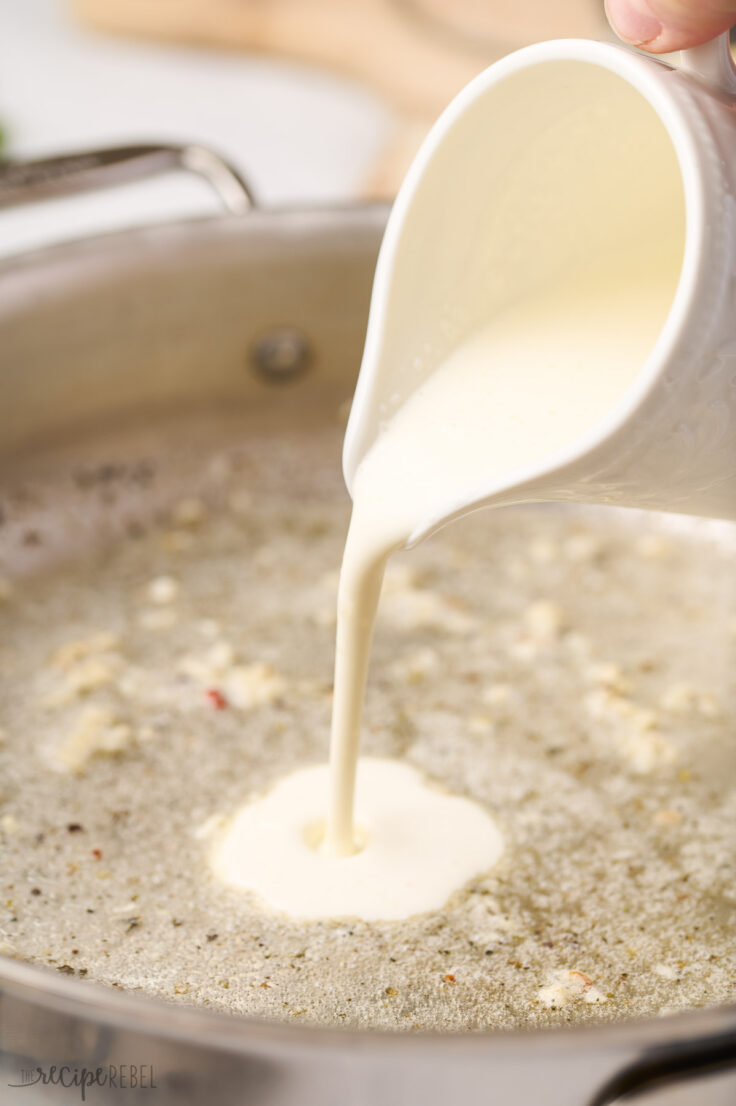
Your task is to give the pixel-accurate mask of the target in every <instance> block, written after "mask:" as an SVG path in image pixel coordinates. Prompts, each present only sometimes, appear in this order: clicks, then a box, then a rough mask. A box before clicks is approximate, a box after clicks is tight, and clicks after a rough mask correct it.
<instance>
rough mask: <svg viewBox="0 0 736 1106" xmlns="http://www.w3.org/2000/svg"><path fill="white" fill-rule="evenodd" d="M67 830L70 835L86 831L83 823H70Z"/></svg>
mask: <svg viewBox="0 0 736 1106" xmlns="http://www.w3.org/2000/svg"><path fill="white" fill-rule="evenodd" d="M66 828H67V831H68V832H69V833H82V831H83V830H84V826H83V825H82V824H81V822H70V823H69V825H68V826H67V827H66Z"/></svg>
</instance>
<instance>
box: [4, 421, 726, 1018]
mask: <svg viewBox="0 0 736 1106" xmlns="http://www.w3.org/2000/svg"><path fill="white" fill-rule="evenodd" d="M340 435H341V428H340V427H339V425H337V422H336V421H335V422H331V423H330V425H328V426H327V427H324V426H321V425H315V426H314V427H312V428H310V427H308V426H304V427H302V428H301V429H297V430H292V431H290V433H289V434H287V435H269V434H267V433H266V432H265V430H264V428H263V426H262V425H261V426H260V427H258V426H256V425H252V424H250V423H248V421H247V419H244V418H243V417H241V416H238V415H236V414H232V413H231V414H229V415H211V416H205V415H203V416H201V417H199V418H190V419H188V420H186V421H182V420H181V419H180V420H177V419H173V418H172V419H171V420H170V421H169V422H168V423H162V424H157V425H151V426H150V428H149V431H148V433H147V434H146V432H145V431H144V432H142V433H141V431H137V432H136V436H135V441H134V442H131V441H128V440H127V439H126V434H125V432H121V433H120V434H119V435H118V437H117V438H116V437H115V435H110V434H106V435H105V439H104V442H100V441H97V442H95V441H94V440H90V441H87V442H84V441H83V442H82V443H81V444H78V445H77V446H74V447H69V450H68V452H67V454H66V455H65V456H64V457H62V458H59V456H58V455H57V456H55V457H54V458H49V460H48V462H44V461H43V459H40V460H38V461H36V462H34V465H33V467H32V469H29V470H28V471H26V472H22V471H20V470H19V471H18V473H17V474H16V476H15V477H14V478H13V480H11V481H10V484H9V486H8V488H7V490H6V495H5V496H4V506H5V516H6V522H5V526H4V527H3V530H4V537H3V539H2V541H3V544H2V568H1V571H2V574H3V577H4V579H5V580H6V581H9V582H6V583H4V584H3V586H2V596H3V599H2V606H1V607H0V621H1V622H2V637H1V640H2V644H1V645H0V672H1V675H0V702H1V703H2V717H1V718H0V726H1V727H2V734H3V743H2V747H1V748H0V757H1V758H2V769H1V770H0V779H1V780H2V789H1V790H2V795H1V799H2V807H1V808H0V834H2V844H3V858H4V860H3V864H4V869H5V870H4V877H5V879H4V882H5V884H6V892H5V895H4V901H3V905H2V916H1V917H0V926H1V927H2V929H1V932H2V936H1V937H0V940H1V941H2V946H1V947H2V952H3V953H4V954H5V955H11V956H18V957H21V958H23V959H27V960H29V961H32V962H34V963H39V964H44V965H47V966H48V967H49V969H50V970H56V971H62V972H65V973H75V974H76V975H79V976H80V977H81V978H84V979H88V980H90V979H96V980H99V981H101V982H103V983H107V984H109V985H114V986H116V987H120V988H122V989H125V990H131V991H135V990H142V991H147V992H150V993H153V994H156V995H159V996H162V997H164V998H167V999H169V1000H170V1001H173V1002H183V1003H196V1004H201V1005H205V1006H210V1007H213V1008H219V1009H225V1010H229V1011H231V1012H232V1013H234V1014H251V1015H258V1016H266V1017H274V1018H284V1019H286V1020H289V1021H293V1020H298V1021H303V1022H312V1023H315V1022H316V1023H322V1024H331V1023H337V1024H350V1025H365V1026H374V1027H384V1028H393V1029H399V1030H406V1029H414V1028H440V1029H447V1030H452V1029H461V1028H470V1029H475V1028H483V1027H504V1026H512V1025H527V1026H530V1025H538V1024H554V1023H558V1022H571V1021H583V1020H591V1019H615V1018H624V1017H631V1016H635V1015H637V1014H657V1013H661V1012H663V1011H669V1010H673V1009H680V1008H686V1007H693V1006H700V1005H705V1004H711V1003H718V1002H725V1001H729V1000H733V998H734V996H735V995H736V955H735V954H734V951H733V949H734V942H733V926H734V916H735V915H736V895H735V892H734V886H735V881H734V871H733V842H734V839H735V837H736V792H735V789H734V780H736V763H735V761H736V743H735V742H734V741H733V725H732V715H733V706H734V700H735V698H736V689H735V687H734V679H733V671H734V664H733V661H734V653H735V652H736V621H735V619H736V585H735V584H734V583H733V573H732V571H731V557H732V548H731V543H730V540H729V536H730V535H729V531H727V530H722V529H721V528H719V527H716V528H715V531H714V533H711V531H713V528H712V527H711V526H709V525H708V524H702V525H701V524H699V523H697V524H695V528H694V530H691V528H690V527H686V528H684V529H683V528H680V527H679V526H676V525H675V526H672V525H671V524H669V523H667V522H666V521H664V522H663V520H661V519H656V518H654V517H647V516H620V515H618V514H614V513H605V512H590V513H588V512H584V511H571V510H565V511H562V510H557V509H549V508H547V509H545V508H528V509H514V510H507V511H499V512H485V513H481V514H478V515H476V516H473V517H472V518H470V519H467V520H465V521H463V522H462V523H460V524H457V525H455V526H453V527H451V528H448V529H447V530H445V531H443V532H442V533H440V534H438V535H436V536H435V537H434V538H433V539H431V540H430V541H429V542H427V543H425V544H424V545H422V546H420V547H418V548H417V549H415V550H413V551H412V552H411V553H408V554H405V555H402V556H400V557H397V558H396V560H395V563H394V565H393V566H392V568H391V570H390V572H389V575H388V579H387V584H386V588H385V593H384V597H383V601H382V607H381V612H380V615H379V623H378V628H377V633H376V639H375V653H374V657H373V661H372V670H371V679H370V685H369V693H368V700H367V708H366V710H367V712H366V725H365V739H364V740H365V745H364V752H365V753H366V754H367V755H370V756H380V757H397V758H402V759H404V760H406V762H407V763H409V764H411V765H414V766H415V767H417V768H418V769H420V770H421V771H422V772H424V773H426V774H427V775H428V776H429V777H430V778H431V779H434V780H436V781H438V782H440V783H441V784H444V785H445V786H446V787H448V788H449V789H450V790H451V791H452V792H455V793H458V794H462V795H467V796H469V797H471V798H472V799H474V800H476V801H477V802H479V803H481V804H483V805H484V806H485V807H486V808H487V809H488V810H489V811H490V812H491V813H492V815H493V817H494V818H495V819H496V821H497V823H498V824H499V825H500V827H501V828H502V830H503V833H504V838H505V844H506V849H505V853H504V855H503V857H502V858H501V860H500V861H499V863H498V864H497V865H496V867H495V868H494V869H493V870H492V871H491V872H490V873H488V874H487V875H484V876H481V877H479V878H478V879H476V880H474V881H473V882H472V883H471V884H470V885H468V886H467V887H466V888H465V889H464V890H463V891H462V892H460V893H458V894H456V895H455V896H454V897H453V898H452V899H451V900H450V901H449V902H448V904H447V906H446V907H445V908H444V909H443V910H442V911H441V912H438V913H435V914H429V915H422V916H418V917H415V918H411V919H409V920H408V921H405V922H390V923H381V922H371V923H368V922H356V921H350V920H345V919H342V920H336V921H325V922H312V923H300V922H298V921H294V920H292V919H289V918H287V917H285V916H280V915H277V914H273V913H271V912H269V911H268V910H266V909H264V908H263V906H262V905H261V904H259V903H258V902H257V901H256V900H254V899H253V898H251V897H250V896H248V895H247V894H244V893H242V892H238V891H236V890H234V889H231V888H228V887H226V886H223V885H222V884H221V883H220V882H219V881H218V880H217V879H216V878H215V877H214V876H213V874H212V872H211V870H210V866H209V857H210V855H211V850H212V848H213V847H214V845H215V843H216V841H217V838H218V834H219V833H220V832H221V831H222V828H223V826H224V824H225V822H226V819H227V818H228V816H229V815H230V814H232V813H233V812H234V811H235V810H236V809H237V808H238V807H239V806H240V805H241V804H242V803H243V801H244V800H246V799H247V798H248V797H249V796H250V795H252V794H257V793H259V792H262V791H264V790H266V789H268V788H269V787H270V786H271V785H272V784H273V783H274V782H275V781H276V780H278V779H279V778H280V777H281V776H282V775H283V774H284V773H285V772H287V771H288V770H290V769H293V768H296V767H299V766H301V765H306V764H312V763H317V762H320V761H323V760H324V758H325V756H326V749H327V735H328V730H329V717H330V707H331V687H330V681H331V671H332V669H331V665H332V653H333V648H334V641H333V639H334V605H335V587H336V580H337V568H338V564H339V558H340V554H341V550H342V543H343V541H344V533H345V527H346V523H347V517H348V502H347V497H346V494H345V492H344V489H343V487H342V483H341V477H340V473H339V464H338V457H339V446H340ZM680 529H683V532H682V533H680V532H679V531H680ZM723 534H725V535H726V540H721V539H722V537H723ZM80 549H83V550H84V552H83V553H81V554H80V553H79V550H80ZM75 551H76V552H77V554H78V555H75V556H71V554H72V553H74V552H75ZM61 562H66V563H65V564H62V563H61ZM18 573H20V574H21V577H20V578H18V579H15V580H13V579H12V578H13V577H14V576H16V575H17V574H18Z"/></svg>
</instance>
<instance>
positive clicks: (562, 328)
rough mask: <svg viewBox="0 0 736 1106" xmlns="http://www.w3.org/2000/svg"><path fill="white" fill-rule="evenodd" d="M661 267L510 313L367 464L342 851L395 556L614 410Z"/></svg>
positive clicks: (340, 683) (352, 533) (358, 505)
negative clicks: (464, 503) (463, 500)
mask: <svg viewBox="0 0 736 1106" xmlns="http://www.w3.org/2000/svg"><path fill="white" fill-rule="evenodd" d="M660 264H661V275H660V277H659V279H653V277H654V276H655V275H656V274H652V273H651V272H647V271H644V272H642V271H641V270H640V278H639V280H637V281H635V282H630V283H626V282H624V281H622V280H619V281H615V282H614V281H613V280H612V282H611V285H610V287H606V288H605V289H603V290H602V289H601V287H600V284H597V285H596V286H595V293H594V294H591V293H590V292H589V291H588V289H587V288H586V285H585V283H584V282H583V283H580V282H578V283H570V284H568V285H566V286H562V287H561V288H559V289H558V290H557V292H556V293H555V294H554V295H550V294H549V293H546V294H545V296H544V298H543V300H542V301H541V302H534V301H533V300H532V301H531V302H530V301H525V302H524V304H523V305H520V306H518V307H516V308H514V309H512V310H510V311H507V312H505V313H504V314H503V315H500V316H499V317H498V318H497V319H495V320H494V322H493V323H492V324H491V325H490V326H488V327H486V328H485V329H484V330H482V331H481V332H480V333H479V334H477V335H476V336H475V337H473V338H471V339H470V340H469V341H468V342H466V343H465V344H464V345H462V346H461V347H460V348H459V349H458V350H457V351H456V352H455V353H454V354H453V355H452V356H451V357H450V358H449V359H448V360H447V361H446V362H445V363H444V364H443V365H442V366H441V367H440V368H439V369H438V370H437V371H436V372H435V373H434V374H433V375H432V376H431V377H430V378H429V379H428V380H427V382H426V383H425V384H423V385H422V386H421V387H420V388H419V389H418V390H417V391H416V392H415V393H414V394H413V395H412V396H411V397H410V398H409V400H408V401H407V402H406V403H405V405H404V406H403V407H401V408H400V409H399V410H398V411H397V413H396V414H395V415H394V416H393V418H392V419H391V421H390V422H389V423H388V425H387V426H386V427H385V428H384V430H383V431H382V433H381V434H380V436H379V437H378V439H377V441H376V442H375V443H374V445H373V447H372V448H371V449H370V451H369V452H368V453H367V455H366V457H365V458H364V460H363V462H362V463H361V465H360V468H359V469H358V472H357V474H356V478H355V485H354V489H353V513H352V518H351V521H350V529H349V532H348V538H347V543H346V546H345V553H344V555H343V563H342V570H341V575H340V586H339V594H338V624H337V649H336V663H335V699H334V707H333V716H332V735H331V746H330V773H331V787H330V800H329V807H328V815H327V829H326V836H325V842H326V847H327V849H328V850H329V851H330V852H332V853H334V854H337V855H348V854H349V853H351V852H352V851H353V849H354V842H353V830H352V822H353V813H352V811H353V793H354V785H355V768H356V763H357V758H358V748H359V740H360V723H361V715H362V709H363V698H364V692H365V683H366V676H367V670H368V659H369V652H370V643H371V636H372V632H373V623H374V620H375V616H376V610H377V606H378V598H379V594H380V590H381V582H382V579H383V573H384V569H385V565H386V561H387V560H388V558H389V556H390V554H391V553H392V552H393V551H394V550H396V549H398V548H400V547H401V546H404V545H405V544H406V543H407V541H408V540H409V539H410V537H411V535H412V534H413V533H414V532H415V531H416V530H418V529H420V528H421V527H423V526H424V525H426V523H427V522H428V521H432V520H434V519H438V518H440V517H441V516H442V514H443V513H445V512H447V511H449V510H451V508H452V506H453V504H454V503H455V502H456V500H457V499H458V497H461V496H464V495H465V494H466V493H467V490H468V489H469V488H472V487H473V485H474V483H477V484H478V487H479V489H480V488H481V487H486V486H487V485H488V483H489V477H491V476H492V475H493V474H494V473H498V474H499V476H501V475H502V474H503V473H506V472H511V471H512V470H514V469H516V468H519V467H520V466H522V465H528V464H531V463H533V462H535V461H540V460H542V459H543V458H545V457H547V456H550V455H551V454H552V453H554V452H555V451H556V450H558V449H560V448H562V447H564V446H566V445H569V444H571V443H572V442H574V441H575V439H576V438H578V437H580V436H581V435H582V434H583V433H584V432H585V431H586V430H588V429H590V428H592V426H593V425H594V424H595V423H596V422H597V421H598V420H599V419H601V418H602V417H603V416H604V415H605V414H606V412H607V411H608V410H609V409H610V408H611V407H612V406H613V405H614V404H615V403H616V401H617V400H618V399H619V398H620V397H621V395H622V394H623V392H624V391H625V389H626V388H627V387H628V386H629V385H630V384H631V383H632V381H633V379H634V377H635V376H636V375H637V373H638V372H639V370H640V369H641V367H642V365H643V363H644V361H645V360H646V358H647V355H648V353H649V351H650V350H651V348H652V346H653V345H654V342H655V341H656V338H657V335H658V333H659V329H660V327H661V324H662V320H663V318H664V317H665V315H666V313H667V310H668V308H669V304H670V301H671V297H672V294H673V288H672V278H671V274H672V271H673V267H672V265H671V264H667V263H666V262H664V259H662V260H661V261H660ZM675 271H676V269H675ZM668 277H669V279H668ZM591 350H595V351H596V353H595V357H594V358H592V357H591Z"/></svg>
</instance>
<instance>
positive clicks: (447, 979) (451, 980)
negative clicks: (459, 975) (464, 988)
mask: <svg viewBox="0 0 736 1106" xmlns="http://www.w3.org/2000/svg"><path fill="white" fill-rule="evenodd" d="M454 982H455V976H454V975H446V976H445V983H454Z"/></svg>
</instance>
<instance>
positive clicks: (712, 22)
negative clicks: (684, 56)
mask: <svg viewBox="0 0 736 1106" xmlns="http://www.w3.org/2000/svg"><path fill="white" fill-rule="evenodd" d="M606 13H607V15H608V21H609V23H610V24H611V26H612V27H613V29H614V31H615V32H616V34H617V35H618V36H619V38H622V39H623V40H624V42H630V43H631V44H632V46H641V47H643V48H644V49H645V50H650V51H651V52H652V53H654V54H666V53H667V52H668V51H670V50H686V49H687V48H688V47H689V46H700V45H701V43H703V42H708V41H709V40H710V39H712V38H715V37H716V35H719V34H721V32H722V31H727V30H728V28H729V27H731V26H732V25H733V24H734V23H736V0H606Z"/></svg>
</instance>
